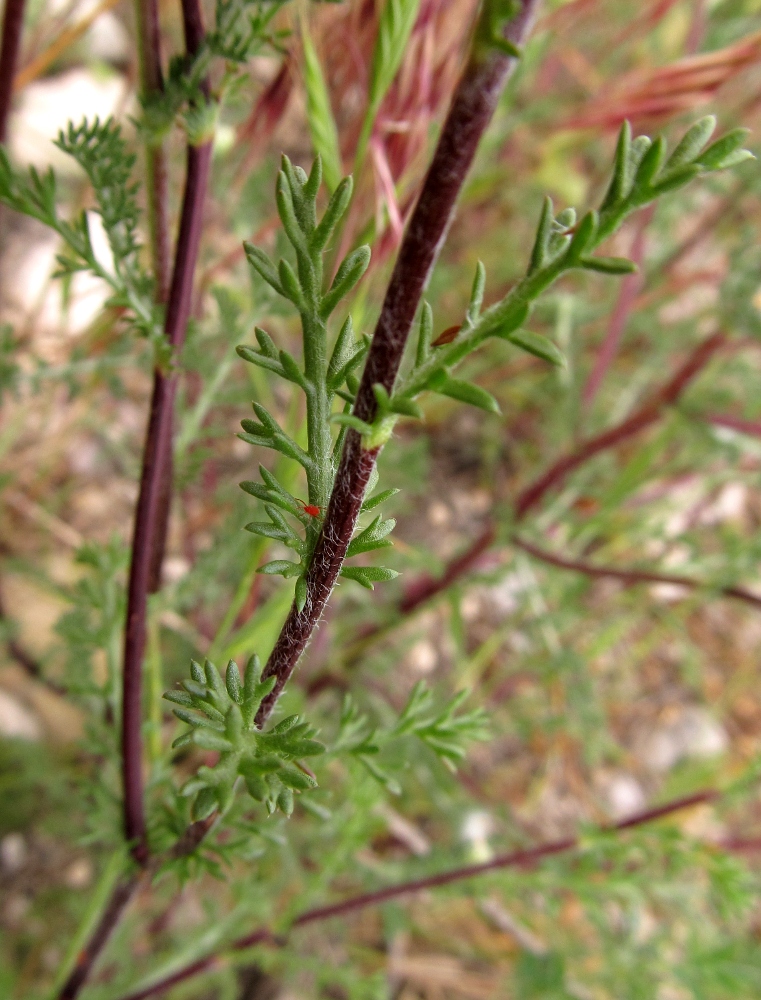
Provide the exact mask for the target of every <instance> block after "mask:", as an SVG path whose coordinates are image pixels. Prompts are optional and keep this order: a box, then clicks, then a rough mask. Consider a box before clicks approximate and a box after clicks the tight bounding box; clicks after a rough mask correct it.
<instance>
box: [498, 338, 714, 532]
mask: <svg viewBox="0 0 761 1000" xmlns="http://www.w3.org/2000/svg"><path fill="white" fill-rule="evenodd" d="M726 342H727V341H726V337H725V336H724V334H722V333H715V334H713V336H711V337H708V338H707V339H706V340H704V341H703V342H702V343H700V344H698V346H697V347H695V348H694V349H693V351H692V353H691V354H690V355H689V357H688V358H687V360H686V361H685V362H684V364H683V365H682V367H681V368H680V369H679V370H678V371H677V372H676V373H675V375H674V376H673V377H672V378H671V379H669V381H668V382H667V383H666V385H664V386H663V387H662V388H661V389H660V390H659V391H658V392H656V393H655V395H654V396H653V397H652V398H651V399H650V400H649V401H648V402H647V403H645V404H644V405H643V406H642V407H641V408H640V409H639V410H637V411H636V412H635V413H633V414H632V415H631V416H630V417H627V418H626V420H624V421H622V422H621V423H620V424H617V425H616V426H615V427H611V428H610V430H607V431H604V432H603V433H602V434H598V435H597V436H596V437H593V438H590V439H589V440H588V441H584V442H583V443H582V444H581V445H579V447H578V448H576V449H575V450H574V451H572V452H570V454H568V455H564V456H563V457H562V458H559V459H558V460H557V461H556V462H555V463H554V464H553V465H551V466H550V468H549V469H548V470H547V471H546V472H545V473H544V474H543V475H541V476H540V477H539V479H537V480H535V481H534V482H533V483H531V484H530V485H529V486H527V487H526V488H525V489H524V490H522V491H521V492H520V493H519V494H518V498H517V500H516V504H515V516H516V520H519V521H520V520H521V519H522V518H523V517H525V515H526V514H527V513H528V512H529V511H530V510H531V509H532V508H533V507H535V506H536V505H537V504H538V503H539V502H540V500H542V499H543V498H544V496H545V494H546V493H548V492H549V491H550V490H552V489H555V488H556V487H559V486H561V485H562V484H563V482H565V480H566V478H567V477H568V476H569V475H570V473H571V472H573V471H574V470H575V469H578V467H579V466H580V465H583V464H584V463H585V462H587V461H589V459H590V458H593V457H594V456H595V455H598V454H599V453H600V452H603V451H607V450H608V449H610V448H615V447H616V446H617V445H619V444H621V442H622V441H626V440H627V439H628V438H630V437H633V436H634V435H635V434H639V433H640V431H643V430H645V429H646V428H647V427H649V426H650V425H651V424H654V423H655V422H656V421H657V420H658V419H659V418H660V417H661V415H662V413H663V411H664V409H665V408H666V407H668V406H673V405H674V403H676V401H677V400H678V399H679V397H680V396H681V395H682V393H683V392H684V391H685V389H686V388H687V386H688V385H689V384H690V382H692V381H693V379H694V378H696V377H697V375H699V374H700V372H701V371H702V370H703V369H704V368H705V366H706V365H707V364H708V362H709V361H710V360H711V358H712V357H713V356H714V354H715V353H716V352H717V351H718V350H719V349H720V348H722V347H724V345H725V344H726Z"/></svg>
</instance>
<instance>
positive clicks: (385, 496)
mask: <svg viewBox="0 0 761 1000" xmlns="http://www.w3.org/2000/svg"><path fill="white" fill-rule="evenodd" d="M397 493H399V490H383V492H382V493H378V494H377V496H374V497H370V499H369V500H365V502H364V503H363V504H362V511H363V512H365V511H368V510H373V509H374V508H375V507H379V506H380V505H381V504H382V503H385V501H386V500H390V499H391V497H393V496H396V494H397Z"/></svg>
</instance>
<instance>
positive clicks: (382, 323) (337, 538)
mask: <svg viewBox="0 0 761 1000" xmlns="http://www.w3.org/2000/svg"><path fill="white" fill-rule="evenodd" d="M537 6H538V0H521V2H520V9H519V12H518V14H517V16H516V17H515V18H514V20H512V21H511V22H510V23H509V25H508V26H507V29H506V31H505V37H506V38H508V39H509V40H510V41H511V42H512V43H513V44H515V45H522V44H523V42H524V40H525V38H526V36H527V34H528V31H529V27H530V24H531V21H532V18H533V14H534V11H535V9H536V7H537ZM485 9H489V10H490V8H489V5H488V4H486V5H485ZM482 16H486V15H485V14H484V15H482ZM479 28H480V26H479V27H477V29H476V35H475V39H476V41H475V42H474V44H473V45H472V47H471V54H470V57H469V60H468V63H467V65H466V67H465V70H464V71H463V74H462V76H461V77H460V80H459V82H458V84H457V86H456V88H455V92H454V95H453V97H452V102H451V105H450V108H449V112H448V114H447V118H446V121H445V123H444V126H443V129H442V132H441V136H440V138H439V141H438V143H437V146H436V150H435V152H434V154H433V159H432V161H431V165H430V167H429V169H428V173H427V175H426V178H425V181H424V182H423V187H422V190H421V192H420V197H419V198H418V201H417V204H416V206H415V209H414V211H413V213H412V218H411V219H410V223H409V226H408V227H407V231H406V233H405V235H404V239H403V241H402V245H401V247H400V250H399V257H398V258H397V261H396V265H395V266H394V270H393V273H392V275H391V281H390V283H389V286H388V290H387V292H386V296H385V299H384V302H383V307H382V309H381V313H380V317H379V319H378V323H377V326H376V328H375V333H374V336H373V341H372V345H371V347H370V351H369V354H368V357H367V362H366V364H365V370H364V373H363V375H362V381H361V383H360V387H359V391H358V393H357V401H356V404H355V406H354V414H355V415H356V416H357V417H359V418H360V419H361V420H365V421H367V422H368V423H371V422H372V420H373V418H374V417H375V412H376V401H375V395H374V393H373V386H374V385H375V384H380V385H382V386H384V388H385V389H386V390H387V391H388V392H389V394H390V393H391V392H392V391H393V386H394V382H395V380H396V376H397V373H398V371H399V366H400V364H401V361H402V355H403V353H404V348H405V344H406V343H407V337H408V336H409V332H410V329H411V327H412V323H413V320H414V318H415V313H416V312H417V309H418V306H419V304H420V299H421V296H422V294H423V289H424V288H425V284H426V282H427V281H428V278H429V276H430V273H431V270H432V268H433V266H434V264H435V262H436V259H437V257H438V254H439V251H440V249H441V246H442V244H443V242H444V239H445V237H446V233H447V230H448V228H449V225H450V223H451V221H452V218H453V215H454V209H455V203H456V201H457V197H458V195H459V193H460V190H461V188H462V185H463V183H464V181H465V178H466V176H467V173H468V170H469V169H470V166H471V163H472V162H473V157H474V156H475V153H476V149H477V148H478V143H479V141H480V139H481V136H482V135H483V133H484V131H485V129H486V127H487V126H488V124H489V122H490V121H491V118H492V115H493V114H494V110H495V108H496V106H497V101H498V100H499V96H500V94H501V93H502V89H503V87H504V85H505V83H506V81H507V78H508V76H509V75H510V73H511V71H512V69H513V68H514V66H515V64H516V60H515V59H514V58H512V57H511V56H508V55H505V54H504V53H502V52H500V51H499V50H498V49H496V48H484V46H483V44H482V41H480V35H481V32H480V30H479ZM379 451H380V448H370V449H365V448H364V447H363V445H362V439H361V437H360V435H359V434H358V433H357V432H356V431H354V430H349V432H348V434H347V435H346V442H345V444H344V449H343V453H342V455H341V461H340V464H339V468H338V471H337V473H336V477H335V484H334V487H333V492H332V495H331V497H330V501H329V503H328V509H327V513H326V516H325V521H324V523H323V525H322V530H321V532H320V537H319V538H318V540H317V545H316V546H315V550H314V555H313V558H312V561H311V563H310V566H309V570H308V571H307V574H306V584H307V599H306V604H305V606H304V609H303V611H298V609H297V608H296V605H295V603H294V605H293V606H292V607H291V611H290V613H289V615H288V618H287V619H286V622H285V624H284V625H283V629H282V631H281V633H280V636H279V638H278V640H277V642H276V644H275V648H274V649H273V651H272V654H271V655H270V658H269V660H268V661H267V666H266V668H265V671H264V676H265V677H272V676H274V677H276V678H277V682H276V685H275V688H274V689H273V691H272V693H271V694H270V695H269V696H268V697H267V698H266V699H265V701H264V702H263V703H262V706H261V708H260V710H259V713H258V715H257V724H258V725H261V724H262V723H263V722H264V720H265V719H266V718H267V717H268V716H269V714H270V712H271V711H272V709H273V707H274V705H275V703H276V701H277V699H278V696H279V695H280V692H281V691H282V689H283V687H284V686H285V683H286V681H287V680H288V678H289V677H290V675H291V673H292V672H293V669H294V667H295V666H296V663H297V662H298V660H299V658H300V656H301V654H302V652H303V651H304V649H305V647H306V645H307V642H308V641H309V638H310V636H311V635H312V632H313V631H314V629H315V627H316V626H317V623H318V621H319V620H320V617H321V615H322V612H323V609H324V607H325V604H326V603H327V600H328V598H329V597H330V593H331V591H332V589H333V586H334V584H335V582H336V579H337V577H338V574H339V572H340V569H341V565H342V564H343V561H344V558H345V556H346V550H347V548H348V546H349V542H350V541H351V536H352V534H353V532H354V527H355V525H356V523H357V518H358V516H359V512H360V508H361V506H362V501H363V499H364V495H365V490H366V489H367V484H368V481H369V478H370V475H371V473H372V471H373V469H374V467H375V462H376V459H377V457H378V453H379Z"/></svg>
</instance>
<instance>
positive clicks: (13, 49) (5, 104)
mask: <svg viewBox="0 0 761 1000" xmlns="http://www.w3.org/2000/svg"><path fill="white" fill-rule="evenodd" d="M25 7H26V0H5V13H4V14H3V35H2V41H1V42H0V143H4V142H5V141H6V140H7V138H8V118H9V116H10V113H11V102H12V100H13V78H14V76H15V75H16V65H17V64H18V54H19V49H20V47H21V29H22V28H23V26H24V8H25Z"/></svg>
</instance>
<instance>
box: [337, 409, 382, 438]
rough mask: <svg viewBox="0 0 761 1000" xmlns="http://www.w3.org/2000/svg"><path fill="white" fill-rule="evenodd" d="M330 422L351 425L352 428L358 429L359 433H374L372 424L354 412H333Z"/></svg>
mask: <svg viewBox="0 0 761 1000" xmlns="http://www.w3.org/2000/svg"><path fill="white" fill-rule="evenodd" d="M330 422H331V423H332V424H341V425H342V426H343V427H351V429H352V430H355V431H357V432H358V433H359V434H364V435H366V434H372V433H373V428H372V425H371V424H368V423H367V422H366V421H364V420H360V419H359V417H355V416H354V414H353V413H333V414H332V415H331V417H330Z"/></svg>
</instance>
